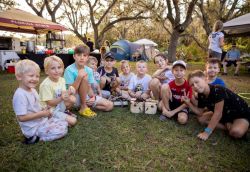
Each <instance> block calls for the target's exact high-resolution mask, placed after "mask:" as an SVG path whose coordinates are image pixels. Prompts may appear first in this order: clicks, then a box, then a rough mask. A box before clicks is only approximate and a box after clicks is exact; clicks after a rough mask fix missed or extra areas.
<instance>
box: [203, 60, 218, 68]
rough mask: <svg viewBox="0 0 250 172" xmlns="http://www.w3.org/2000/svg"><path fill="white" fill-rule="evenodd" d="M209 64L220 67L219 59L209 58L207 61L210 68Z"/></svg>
mask: <svg viewBox="0 0 250 172" xmlns="http://www.w3.org/2000/svg"><path fill="white" fill-rule="evenodd" d="M208 64H218V66H219V67H220V60H219V59H218V58H209V59H208V60H207V63H206V66H208Z"/></svg>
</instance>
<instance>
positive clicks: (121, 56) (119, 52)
mask: <svg viewBox="0 0 250 172" xmlns="http://www.w3.org/2000/svg"><path fill="white" fill-rule="evenodd" d="M140 47H141V46H140V45H138V44H135V43H132V42H129V41H127V40H119V41H117V42H115V43H114V44H112V45H111V46H110V51H111V52H113V53H114V55H115V59H116V60H131V56H132V54H133V53H134V52H135V51H136V50H137V49H139V48H140Z"/></svg>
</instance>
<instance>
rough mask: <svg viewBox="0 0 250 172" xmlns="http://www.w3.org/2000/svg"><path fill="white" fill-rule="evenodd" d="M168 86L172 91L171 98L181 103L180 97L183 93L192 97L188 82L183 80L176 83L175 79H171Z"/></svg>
mask: <svg viewBox="0 0 250 172" xmlns="http://www.w3.org/2000/svg"><path fill="white" fill-rule="evenodd" d="M168 85H169V88H170V90H171V93H172V98H174V99H175V100H176V101H178V102H180V103H181V97H182V96H184V95H185V93H186V95H189V96H188V97H189V98H190V99H191V98H192V87H190V86H189V84H188V82H187V81H186V80H185V82H184V83H183V84H182V85H176V83H175V80H173V81H171V82H170V83H169V84H168Z"/></svg>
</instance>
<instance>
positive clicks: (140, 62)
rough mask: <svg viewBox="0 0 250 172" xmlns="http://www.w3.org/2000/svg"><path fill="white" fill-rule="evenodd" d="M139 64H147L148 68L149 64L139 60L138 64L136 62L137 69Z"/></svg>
mask: <svg viewBox="0 0 250 172" xmlns="http://www.w3.org/2000/svg"><path fill="white" fill-rule="evenodd" d="M139 64H145V65H146V67H147V66H148V65H147V63H146V62H145V61H144V60H139V61H138V62H136V67H137V66H138V65H139Z"/></svg>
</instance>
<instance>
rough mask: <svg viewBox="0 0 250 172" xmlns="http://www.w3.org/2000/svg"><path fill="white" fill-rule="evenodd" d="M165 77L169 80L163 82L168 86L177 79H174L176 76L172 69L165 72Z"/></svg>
mask: <svg viewBox="0 0 250 172" xmlns="http://www.w3.org/2000/svg"><path fill="white" fill-rule="evenodd" d="M164 76H165V77H166V78H167V79H165V80H164V81H162V84H165V83H166V84H168V83H169V82H171V81H173V80H174V79H175V77H174V75H173V73H172V71H171V70H170V69H169V70H166V71H165V72H164Z"/></svg>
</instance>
